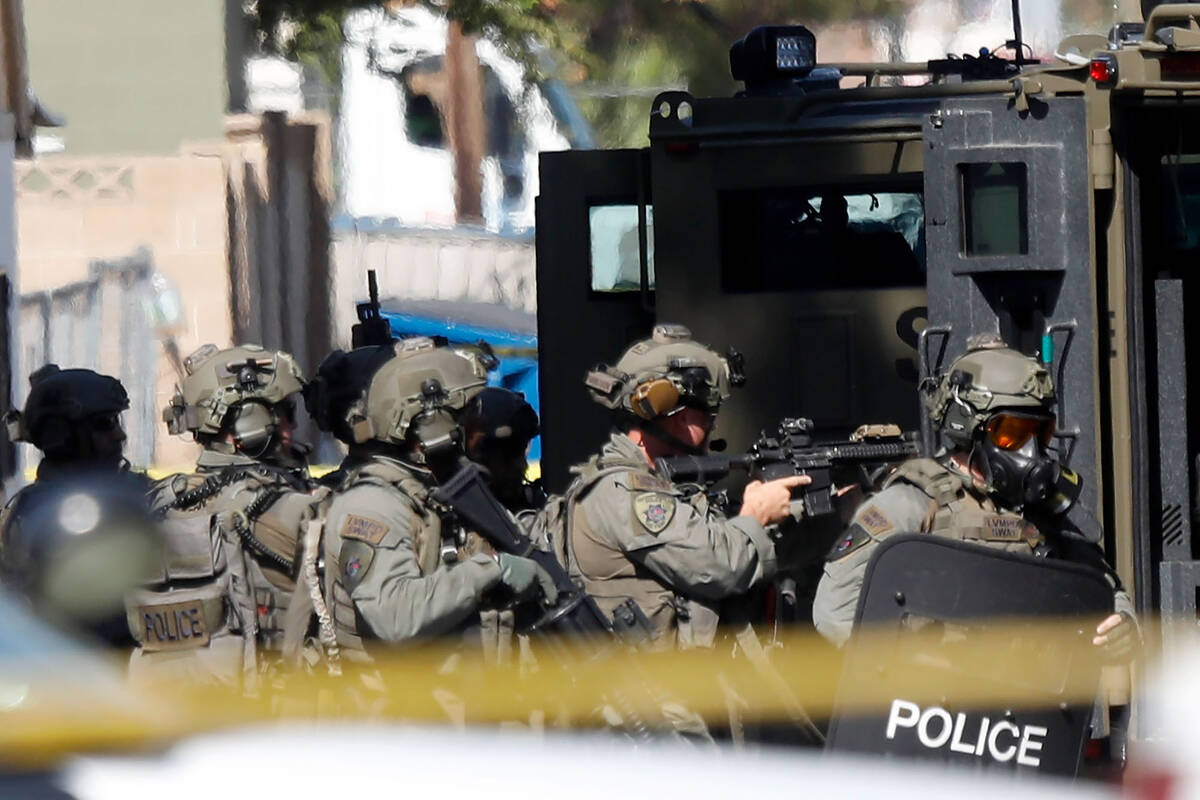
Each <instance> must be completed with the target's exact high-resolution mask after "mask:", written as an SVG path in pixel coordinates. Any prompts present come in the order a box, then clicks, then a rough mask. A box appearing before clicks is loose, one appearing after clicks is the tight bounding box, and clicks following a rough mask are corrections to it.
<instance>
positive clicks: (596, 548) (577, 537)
mask: <svg viewBox="0 0 1200 800" xmlns="http://www.w3.org/2000/svg"><path fill="white" fill-rule="evenodd" d="M575 471H576V473H577V474H578V478H576V480H575V481H574V483H572V485H571V486H570V487H569V488H568V489H567V492H566V494H565V495H563V497H562V498H561V500H559V499H557V498H552V499H551V501H550V502H549V503H547V509H548V511H549V514H551V515H554V514H558V515H559V517H560V521H559V523H558V527H559V528H560V530H559V531H551V535H550V539H551V540H552V542H553V544H554V550H555V554H556V556H557V557H558V559H559V561H560V562H562V563H563V564H565V565H566V566H567V570H568V572H569V574H570V575H571V578H572V579H573V580H574V581H575V582H576V583H578V584H579V585H580V586H581V587H582V588H583V590H584V591H585V592H587V593H588V594H589V595H591V596H592V598H593V599H595V601H596V605H598V606H599V607H600V609H601V610H602V611H604V613H605V614H607V615H608V616H609V617H610V618H611V617H612V614H613V611H614V610H615V609H616V608H617V606H619V605H621V603H623V602H625V600H627V599H630V598H632V599H633V601H634V602H635V603H637V605H638V607H639V608H641V610H642V612H643V613H644V614H645V615H646V617H647V618H648V619H649V620H650V624H651V628H652V630H653V635H654V637H655V645H656V647H660V648H663V649H669V648H672V647H675V646H677V645H678V646H680V647H709V646H711V645H712V643H713V641H714V640H715V638H716V628H717V623H718V617H717V614H716V611H715V609H712V608H711V607H709V606H707V605H705V604H702V603H700V602H697V601H692V600H689V599H688V598H685V597H683V596H682V595H680V594H678V593H677V592H676V591H675V590H674V589H673V588H671V587H670V586H667V585H666V584H664V583H663V582H662V581H660V580H659V579H658V578H657V577H655V576H654V575H653V574H651V573H650V572H649V571H648V570H646V569H645V568H644V567H641V566H640V565H638V564H635V563H634V562H633V561H631V560H630V559H629V558H628V557H627V556H626V555H625V553H623V552H622V551H621V550H620V548H618V547H616V546H614V545H613V544H611V543H610V542H609V540H608V539H607V538H606V537H605V535H604V532H603V531H602V530H599V529H597V528H596V527H595V525H594V524H593V522H592V521H591V520H589V519H588V516H587V506H588V493H589V492H590V490H591V489H592V488H593V487H595V485H596V484H597V483H598V482H599V481H600V480H601V479H603V478H605V477H608V476H610V475H616V474H619V473H626V474H628V475H629V476H630V478H631V480H635V481H636V480H638V479H641V480H649V481H655V482H662V479H661V478H658V477H656V476H654V475H653V474H651V473H649V472H648V471H647V470H646V468H645V465H644V464H635V463H629V462H614V463H609V464H602V463H601V461H600V457H599V456H593V457H592V459H591V460H589V461H588V462H587V463H586V464H584V465H582V466H581V467H578V468H576V470H575ZM647 488H650V487H647ZM679 500H680V502H687V503H691V504H692V505H696V503H697V502H699V503H701V504H702V505H703V507H701V508H698V510H699V511H700V512H701V513H703V514H707V511H708V509H707V501H706V499H705V498H704V495H703V493H697V494H696V495H693V496H692V497H681V498H679ZM551 527H553V525H551Z"/></svg>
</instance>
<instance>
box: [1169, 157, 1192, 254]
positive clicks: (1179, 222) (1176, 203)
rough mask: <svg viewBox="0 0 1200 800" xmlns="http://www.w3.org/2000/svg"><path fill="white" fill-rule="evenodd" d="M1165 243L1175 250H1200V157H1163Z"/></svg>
mask: <svg viewBox="0 0 1200 800" xmlns="http://www.w3.org/2000/svg"><path fill="white" fill-rule="evenodd" d="M1162 178H1163V181H1162V183H1163V209H1164V211H1165V213H1164V214H1163V215H1162V221H1163V227H1164V228H1165V230H1164V231H1163V233H1164V234H1165V236H1164V241H1165V242H1166V243H1167V244H1168V245H1169V246H1170V248H1171V249H1173V250H1195V249H1197V248H1200V154H1196V153H1183V154H1172V155H1169V156H1163V157H1162Z"/></svg>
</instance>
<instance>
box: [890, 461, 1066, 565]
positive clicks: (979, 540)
mask: <svg viewBox="0 0 1200 800" xmlns="http://www.w3.org/2000/svg"><path fill="white" fill-rule="evenodd" d="M897 482H904V483H908V484H911V485H913V486H915V487H917V488H918V489H920V490H921V491H922V492H924V493H925V494H926V495H928V496H929V498H930V500H929V510H928V511H927V513H926V515H925V519H924V520H923V522H922V525H921V531H922V532H924V533H932V534H934V535H935V536H944V537H946V538H948V539H959V540H961V541H965V542H971V543H973V544H980V545H984V546H986V547H992V548H996V549H999V550H1004V551H1005V552H1009V553H1020V554H1023V555H1031V554H1034V553H1036V552H1037V550H1038V548H1039V547H1041V546H1042V545H1043V544H1044V543H1045V537H1043V536H1042V534H1041V532H1040V531H1038V529H1037V526H1035V525H1034V524H1033V523H1032V522H1030V521H1028V520H1026V519H1025V518H1024V517H1022V516H1021V515H1020V514H1017V513H1015V512H1013V511H1005V510H1004V509H1001V508H997V506H996V504H995V503H994V502H993V501H992V500H991V498H989V497H983V498H980V497H977V496H976V495H975V494H974V493H972V492H970V491H968V490H967V487H966V485H965V484H964V483H963V479H962V478H961V477H959V476H958V475H956V474H955V473H953V472H951V471H950V470H948V469H947V468H946V467H944V466H942V465H941V464H939V463H937V462H936V461H934V460H932V459H928V458H920V459H914V460H912V461H907V462H905V463H904V464H902V465H901V466H900V467H899V468H898V469H897V470H896V471H895V472H894V473H892V474H891V475H890V476H889V477H888V479H887V482H886V483H885V484H884V487H885V488H886V487H888V486H891V485H892V484H894V483H897Z"/></svg>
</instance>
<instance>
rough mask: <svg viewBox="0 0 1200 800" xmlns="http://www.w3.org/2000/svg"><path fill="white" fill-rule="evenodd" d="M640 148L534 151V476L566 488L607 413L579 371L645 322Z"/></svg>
mask: <svg viewBox="0 0 1200 800" xmlns="http://www.w3.org/2000/svg"><path fill="white" fill-rule="evenodd" d="M648 157H649V153H648V151H645V150H607V151H603V150H577V151H567V152H560V153H542V154H541V156H540V166H539V175H540V181H541V183H540V194H539V196H538V198H537V293H538V362H539V378H538V382H539V392H540V394H541V409H542V420H541V421H542V431H543V434H544V436H543V439H542V442H543V443H542V474H543V476H544V478H545V480H546V482H547V486H548V487H549V488H550V489H551V490H553V491H561V490H562V489H564V488H566V482H567V477H568V475H567V467H568V466H570V465H571V464H573V463H576V462H578V461H582V460H584V459H585V458H587V456H588V455H589V454H591V453H594V452H596V451H597V450H598V449H599V446H600V444H601V442H602V441H603V440H604V439H605V438H606V436H607V432H608V430H609V427H610V422H609V417H608V412H607V411H606V410H605V409H603V408H601V407H600V406H598V405H596V404H595V403H593V402H591V400H590V399H589V398H588V395H587V390H586V389H584V386H583V378H584V376H585V375H586V374H587V372H588V370H589V369H591V368H592V367H593V366H594V365H595V364H596V363H597V362H599V361H604V360H611V359H616V358H617V356H618V355H620V353H621V351H622V350H624V349H625V347H626V346H628V345H629V344H631V343H632V342H634V341H636V340H637V339H641V338H644V337H646V336H647V335H649V332H650V328H651V326H652V325H653V320H654V313H653V298H654V263H653V260H654V249H653V247H654V245H653V242H654V240H653V235H652V230H653V210H652V209H651V207H650V205H649V204H650V196H649V166H648V160H649V159H648Z"/></svg>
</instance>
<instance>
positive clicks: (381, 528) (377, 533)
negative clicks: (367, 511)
mask: <svg viewBox="0 0 1200 800" xmlns="http://www.w3.org/2000/svg"><path fill="white" fill-rule="evenodd" d="M387 532H388V526H387V525H384V524H383V523H382V522H377V521H375V520H373V519H368V518H367V517H360V516H358V515H357V514H350V515H348V516H347V517H346V521H345V522H343V523H342V529H341V530H340V531H338V535H339V536H341V537H342V538H343V539H357V540H359V541H360V542H366V543H367V544H379V543H380V542H382V541H383V537H384V536H387Z"/></svg>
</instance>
